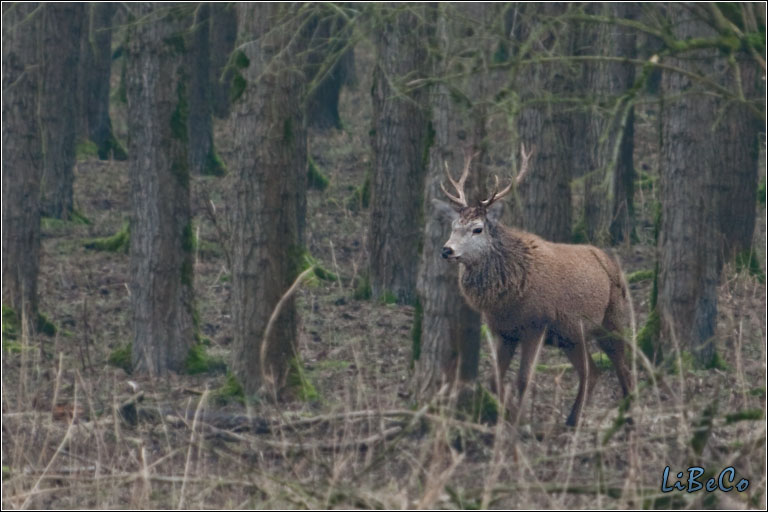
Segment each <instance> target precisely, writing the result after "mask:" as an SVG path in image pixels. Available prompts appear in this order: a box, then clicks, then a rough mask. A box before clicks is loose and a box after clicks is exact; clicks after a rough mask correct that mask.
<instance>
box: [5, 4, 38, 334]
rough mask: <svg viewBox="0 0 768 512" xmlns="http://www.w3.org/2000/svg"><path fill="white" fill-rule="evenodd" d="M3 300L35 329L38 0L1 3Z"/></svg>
mask: <svg viewBox="0 0 768 512" xmlns="http://www.w3.org/2000/svg"><path fill="white" fill-rule="evenodd" d="M2 9H3V11H2V12H3V36H2V37H3V128H2V130H3V187H2V189H3V205H2V211H3V250H2V266H3V274H2V276H3V299H2V300H3V305H5V306H8V307H11V308H13V309H14V310H15V311H16V312H17V313H18V314H19V318H21V319H22V320H23V321H26V322H27V325H29V326H30V327H33V328H34V325H35V322H33V321H31V320H32V319H34V318H36V314H37V274H38V268H39V257H40V206H39V197H40V177H41V174H42V169H43V155H42V142H41V140H40V125H39V122H38V117H37V111H38V97H39V96H38V80H39V76H40V68H41V66H40V60H39V58H40V55H39V51H38V50H39V30H40V26H41V22H42V8H41V6H40V4H38V3H13V4H12V3H4V4H3V7H2Z"/></svg>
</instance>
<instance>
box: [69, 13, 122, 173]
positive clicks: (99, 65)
mask: <svg viewBox="0 0 768 512" xmlns="http://www.w3.org/2000/svg"><path fill="white" fill-rule="evenodd" d="M85 9H86V13H85V16H86V18H85V20H84V25H83V30H82V40H81V43H80V66H79V70H78V81H79V84H78V89H79V93H78V97H79V99H80V117H79V122H78V130H77V131H78V136H79V137H81V138H87V139H90V140H91V141H93V142H94V143H95V144H96V146H97V148H98V155H99V158H100V159H102V160H106V159H108V158H109V157H110V155H112V157H113V158H114V159H115V160H125V159H126V158H128V155H127V154H126V153H125V148H123V147H122V145H121V144H120V143H119V142H118V141H117V139H116V138H115V136H114V134H113V133H112V120H111V119H110V117H109V93H110V73H111V70H112V18H113V17H114V15H115V11H116V10H117V9H116V4H113V3H109V2H97V3H92V4H87V5H86V6H85Z"/></svg>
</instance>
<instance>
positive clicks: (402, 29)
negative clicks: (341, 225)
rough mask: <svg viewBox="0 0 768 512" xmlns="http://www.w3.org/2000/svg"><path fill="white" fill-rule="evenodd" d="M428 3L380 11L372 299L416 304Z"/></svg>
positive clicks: (375, 79) (370, 243) (374, 131)
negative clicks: (415, 83)
mask: <svg viewBox="0 0 768 512" xmlns="http://www.w3.org/2000/svg"><path fill="white" fill-rule="evenodd" d="M434 11H435V8H434V6H432V5H424V4H408V5H406V4H399V5H390V4H384V5H380V6H378V10H377V15H378V17H377V23H378V24H377V26H376V27H374V34H375V36H374V39H375V44H376V54H377V55H376V66H375V69H374V76H373V87H372V90H371V94H372V97H373V127H372V136H371V145H372V148H373V157H372V164H373V174H372V181H371V221H370V230H369V233H368V241H367V243H368V257H369V265H368V271H369V276H370V282H371V289H372V292H373V296H374V299H379V298H384V299H386V300H396V301H397V302H399V303H411V302H413V300H414V299H415V298H416V276H417V272H418V266H419V254H420V250H421V248H420V247H419V246H420V241H421V236H422V229H423V213H422V208H423V199H424V197H423V191H424V177H425V174H426V163H427V154H428V153H427V152H428V148H429V144H430V140H429V138H430V130H429V122H428V121H429V117H428V113H427V102H428V95H427V89H426V88H425V87H424V86H423V85H422V86H420V87H415V88H414V87H413V86H412V85H410V84H411V82H412V81H414V80H417V79H422V78H425V77H427V76H429V72H430V70H429V64H428V61H429V55H428V53H427V47H428V42H429V41H428V38H429V37H430V36H429V30H430V27H429V24H430V23H431V18H432V17H433V16H434V14H435V13H434Z"/></svg>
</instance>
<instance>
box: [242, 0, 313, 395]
mask: <svg viewBox="0 0 768 512" xmlns="http://www.w3.org/2000/svg"><path fill="white" fill-rule="evenodd" d="M237 9H238V12H237V14H238V16H237V17H238V34H239V36H238V37H239V38H240V39H242V40H243V41H249V42H250V44H247V45H243V46H242V51H243V53H244V55H243V56H239V57H236V58H237V59H238V60H239V61H240V62H242V63H245V62H247V64H245V65H244V66H241V67H240V71H239V72H240V73H241V77H240V78H241V79H242V80H244V81H245V82H246V84H247V85H246V86H245V89H244V91H243V93H242V94H241V95H240V97H239V99H237V100H236V101H235V102H234V103H233V104H232V110H233V117H232V122H233V125H234V127H235V134H234V137H235V148H236V150H235V151H234V154H235V155H236V157H235V160H234V162H233V164H232V167H233V172H234V174H235V179H236V183H237V190H236V202H235V211H234V214H233V215H234V218H233V242H234V247H233V252H232V254H233V269H232V274H233V278H232V282H233V288H232V305H233V309H234V325H235V329H234V331H235V358H236V359H235V360H236V362H235V370H236V372H237V375H238V377H239V378H240V380H241V382H242V383H243V385H244V387H245V390H246V392H247V393H248V394H249V395H252V394H254V393H257V392H267V393H268V394H270V395H271V394H272V393H275V394H277V395H279V394H280V391H281V390H282V389H284V387H285V385H286V380H287V376H288V374H289V370H290V369H291V365H292V364H298V361H296V356H297V322H298V315H297V312H296V308H295V304H294V300H293V298H292V297H290V298H288V299H287V300H286V301H285V303H284V304H283V306H282V308H281V309H280V312H279V314H278V315H277V317H276V321H275V322H274V325H273V327H272V328H271V331H270V332H269V335H268V336H267V338H266V340H265V339H264V337H265V330H266V327H267V324H268V321H269V319H270V316H271V315H272V314H273V311H274V310H275V307H276V306H277V304H278V302H279V300H280V299H281V297H282V296H283V295H284V294H285V293H286V291H287V290H288V288H289V287H290V286H291V284H292V283H293V281H294V279H295V278H296V277H297V275H298V273H299V270H300V265H301V260H302V257H303V247H302V244H303V224H304V220H303V217H304V212H305V209H306V206H305V204H306V198H305V189H306V174H307V154H306V148H307V139H306V137H307V136H306V127H305V121H304V117H303V113H302V111H301V108H300V106H301V101H300V100H301V98H302V95H303V93H304V90H305V85H306V84H305V81H304V74H303V73H301V70H302V61H301V55H303V50H305V48H304V47H303V43H304V37H303V34H301V33H298V31H299V27H301V26H302V21H303V20H302V19H300V16H301V15H299V14H297V12H296V8H295V7H294V6H292V5H290V4H238V6H237ZM264 343H266V347H264V346H263V344H264ZM262 352H263V353H264V361H263V363H264V364H263V366H262V360H261V355H262Z"/></svg>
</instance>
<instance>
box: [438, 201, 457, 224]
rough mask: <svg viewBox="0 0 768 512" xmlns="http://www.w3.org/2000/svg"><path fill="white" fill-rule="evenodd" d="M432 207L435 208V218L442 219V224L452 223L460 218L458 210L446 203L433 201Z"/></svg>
mask: <svg viewBox="0 0 768 512" xmlns="http://www.w3.org/2000/svg"><path fill="white" fill-rule="evenodd" d="M432 206H434V207H435V216H436V217H437V218H438V219H440V221H441V222H448V223H451V222H453V221H454V220H456V219H457V218H458V217H459V213H458V212H457V211H456V209H455V208H454V207H453V206H451V205H450V204H448V203H446V202H445V201H441V200H440V199H432Z"/></svg>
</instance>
